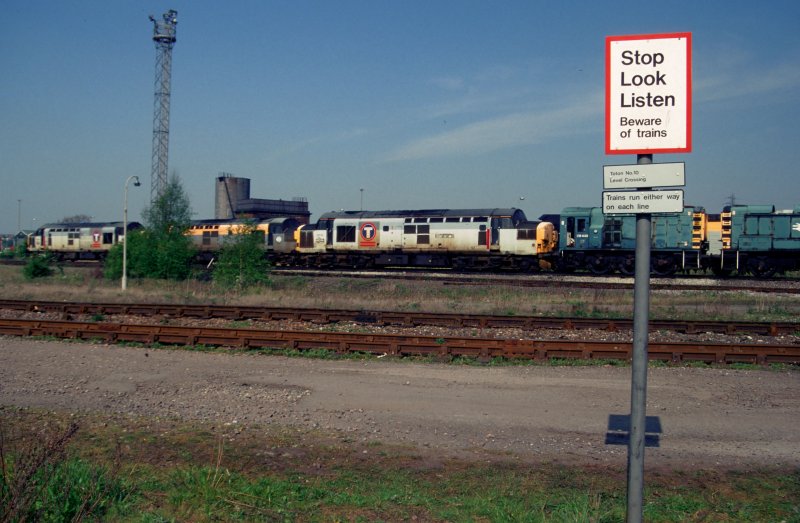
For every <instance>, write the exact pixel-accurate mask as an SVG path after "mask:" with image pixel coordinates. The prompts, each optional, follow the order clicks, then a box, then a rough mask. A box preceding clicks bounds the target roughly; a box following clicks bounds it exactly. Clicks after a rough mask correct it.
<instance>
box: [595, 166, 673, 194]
mask: <svg viewBox="0 0 800 523" xmlns="http://www.w3.org/2000/svg"><path fill="white" fill-rule="evenodd" d="M685 172H686V171H685V164H684V163H683V162H675V163H646V164H636V165H604V166H603V189H640V188H645V187H683V186H685V185H686V176H685Z"/></svg>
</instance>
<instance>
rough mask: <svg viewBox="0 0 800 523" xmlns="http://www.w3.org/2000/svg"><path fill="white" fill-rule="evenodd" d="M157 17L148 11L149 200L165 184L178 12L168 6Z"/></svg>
mask: <svg viewBox="0 0 800 523" xmlns="http://www.w3.org/2000/svg"><path fill="white" fill-rule="evenodd" d="M161 18H162V19H161V20H157V19H156V18H155V17H153V16H152V15H151V16H150V21H151V22H153V41H154V42H155V43H156V84H155V110H154V112H153V163H152V170H151V178H150V203H152V202H154V201H155V200H156V199H157V198H158V197H159V196H161V194H162V193H163V192H164V189H165V188H166V187H167V164H168V159H169V96H170V83H171V81H172V47H173V46H174V45H175V26H176V25H177V23H178V12H177V11H175V10H172V9H170V10H169V11H167V12H166V13H164V14H163V15H162V17H161Z"/></svg>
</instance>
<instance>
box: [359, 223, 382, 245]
mask: <svg viewBox="0 0 800 523" xmlns="http://www.w3.org/2000/svg"><path fill="white" fill-rule="evenodd" d="M358 239H359V241H358V244H359V246H361V247H375V246H376V245H377V244H378V227H376V226H375V224H374V223H372V222H364V223H362V224H361V225H360V226H359V227H358Z"/></svg>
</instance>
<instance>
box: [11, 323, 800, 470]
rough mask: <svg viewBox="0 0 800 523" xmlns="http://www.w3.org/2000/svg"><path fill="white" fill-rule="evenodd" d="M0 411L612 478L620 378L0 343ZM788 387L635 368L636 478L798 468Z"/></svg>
mask: <svg viewBox="0 0 800 523" xmlns="http://www.w3.org/2000/svg"><path fill="white" fill-rule="evenodd" d="M0 358H2V360H1V361H2V366H0V405H13V406H22V407H41V408H47V409H55V410H68V411H82V412H83V411H90V412H100V413H108V414H121V415H130V416H137V417H138V416H144V417H158V418H160V419H165V418H167V419H170V418H174V419H180V420H183V421H203V422H212V423H218V424H222V425H224V426H226V427H239V428H240V430H242V431H245V430H247V431H253V430H255V431H257V430H259V427H264V426H268V425H271V424H277V425H279V426H290V427H297V428H303V429H309V430H315V431H321V432H323V433H331V434H337V435H339V436H340V437H341V436H345V437H347V438H348V440H351V441H362V442H366V443H369V442H371V441H380V442H383V443H390V444H401V445H405V446H409V447H412V448H416V449H420V450H422V451H425V450H428V451H432V452H436V453H438V454H441V455H443V456H444V455H448V456H453V457H462V458H464V457H466V458H471V459H476V460H480V459H484V458H486V457H487V456H490V455H494V456H497V455H498V454H499V455H503V456H506V457H510V458H513V459H520V460H523V461H532V462H535V461H539V460H546V461H548V462H562V463H565V464H582V465H599V466H614V467H616V466H623V467H624V466H625V463H626V459H627V447H625V446H624V445H610V444H606V435H607V432H608V425H609V420H610V416H612V415H625V414H627V412H628V411H629V408H630V368H629V367H611V366H608V367H548V366H541V367H539V366H525V367H475V366H458V365H448V364H420V363H410V362H405V361H391V360H389V359H388V358H387V359H372V360H368V361H355V360H339V361H326V360H315V359H305V358H286V357H279V356H264V355H255V354H242V353H236V354H224V353H201V352H186V351H175V350H153V349H147V348H130V347H120V346H110V345H104V344H86V343H62V342H55V341H39V340H30V339H20V338H11V337H0ZM798 397H800V372H797V371H769V370H763V371H762V370H730V369H721V368H651V369H650V370H649V374H648V392H647V399H648V406H647V415H648V416H651V417H654V420H655V418H657V421H658V422H660V427H661V429H662V432H661V433H660V434H658V435H657V436H658V437H657V439H658V441H657V444H658V446H657V447H648V448H647V449H646V458H645V461H646V464H647V465H648V466H657V467H665V468H679V469H684V470H685V469H691V468H693V467H703V468H708V467H715V468H725V469H727V468H736V469H746V468H748V467H750V466H764V467H779V468H783V467H788V468H795V467H797V466H800V430H798V429H800V421H799V420H800V402H798V401H797V398H798Z"/></svg>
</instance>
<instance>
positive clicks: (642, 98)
mask: <svg viewBox="0 0 800 523" xmlns="http://www.w3.org/2000/svg"><path fill="white" fill-rule="evenodd" d="M691 42H692V34H691V33H670V34H654V35H634V36H609V37H606V154H654V153H678V152H690V151H691V150H692V132H691V123H692V75H691V72H692V60H691V47H692V45H691Z"/></svg>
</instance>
